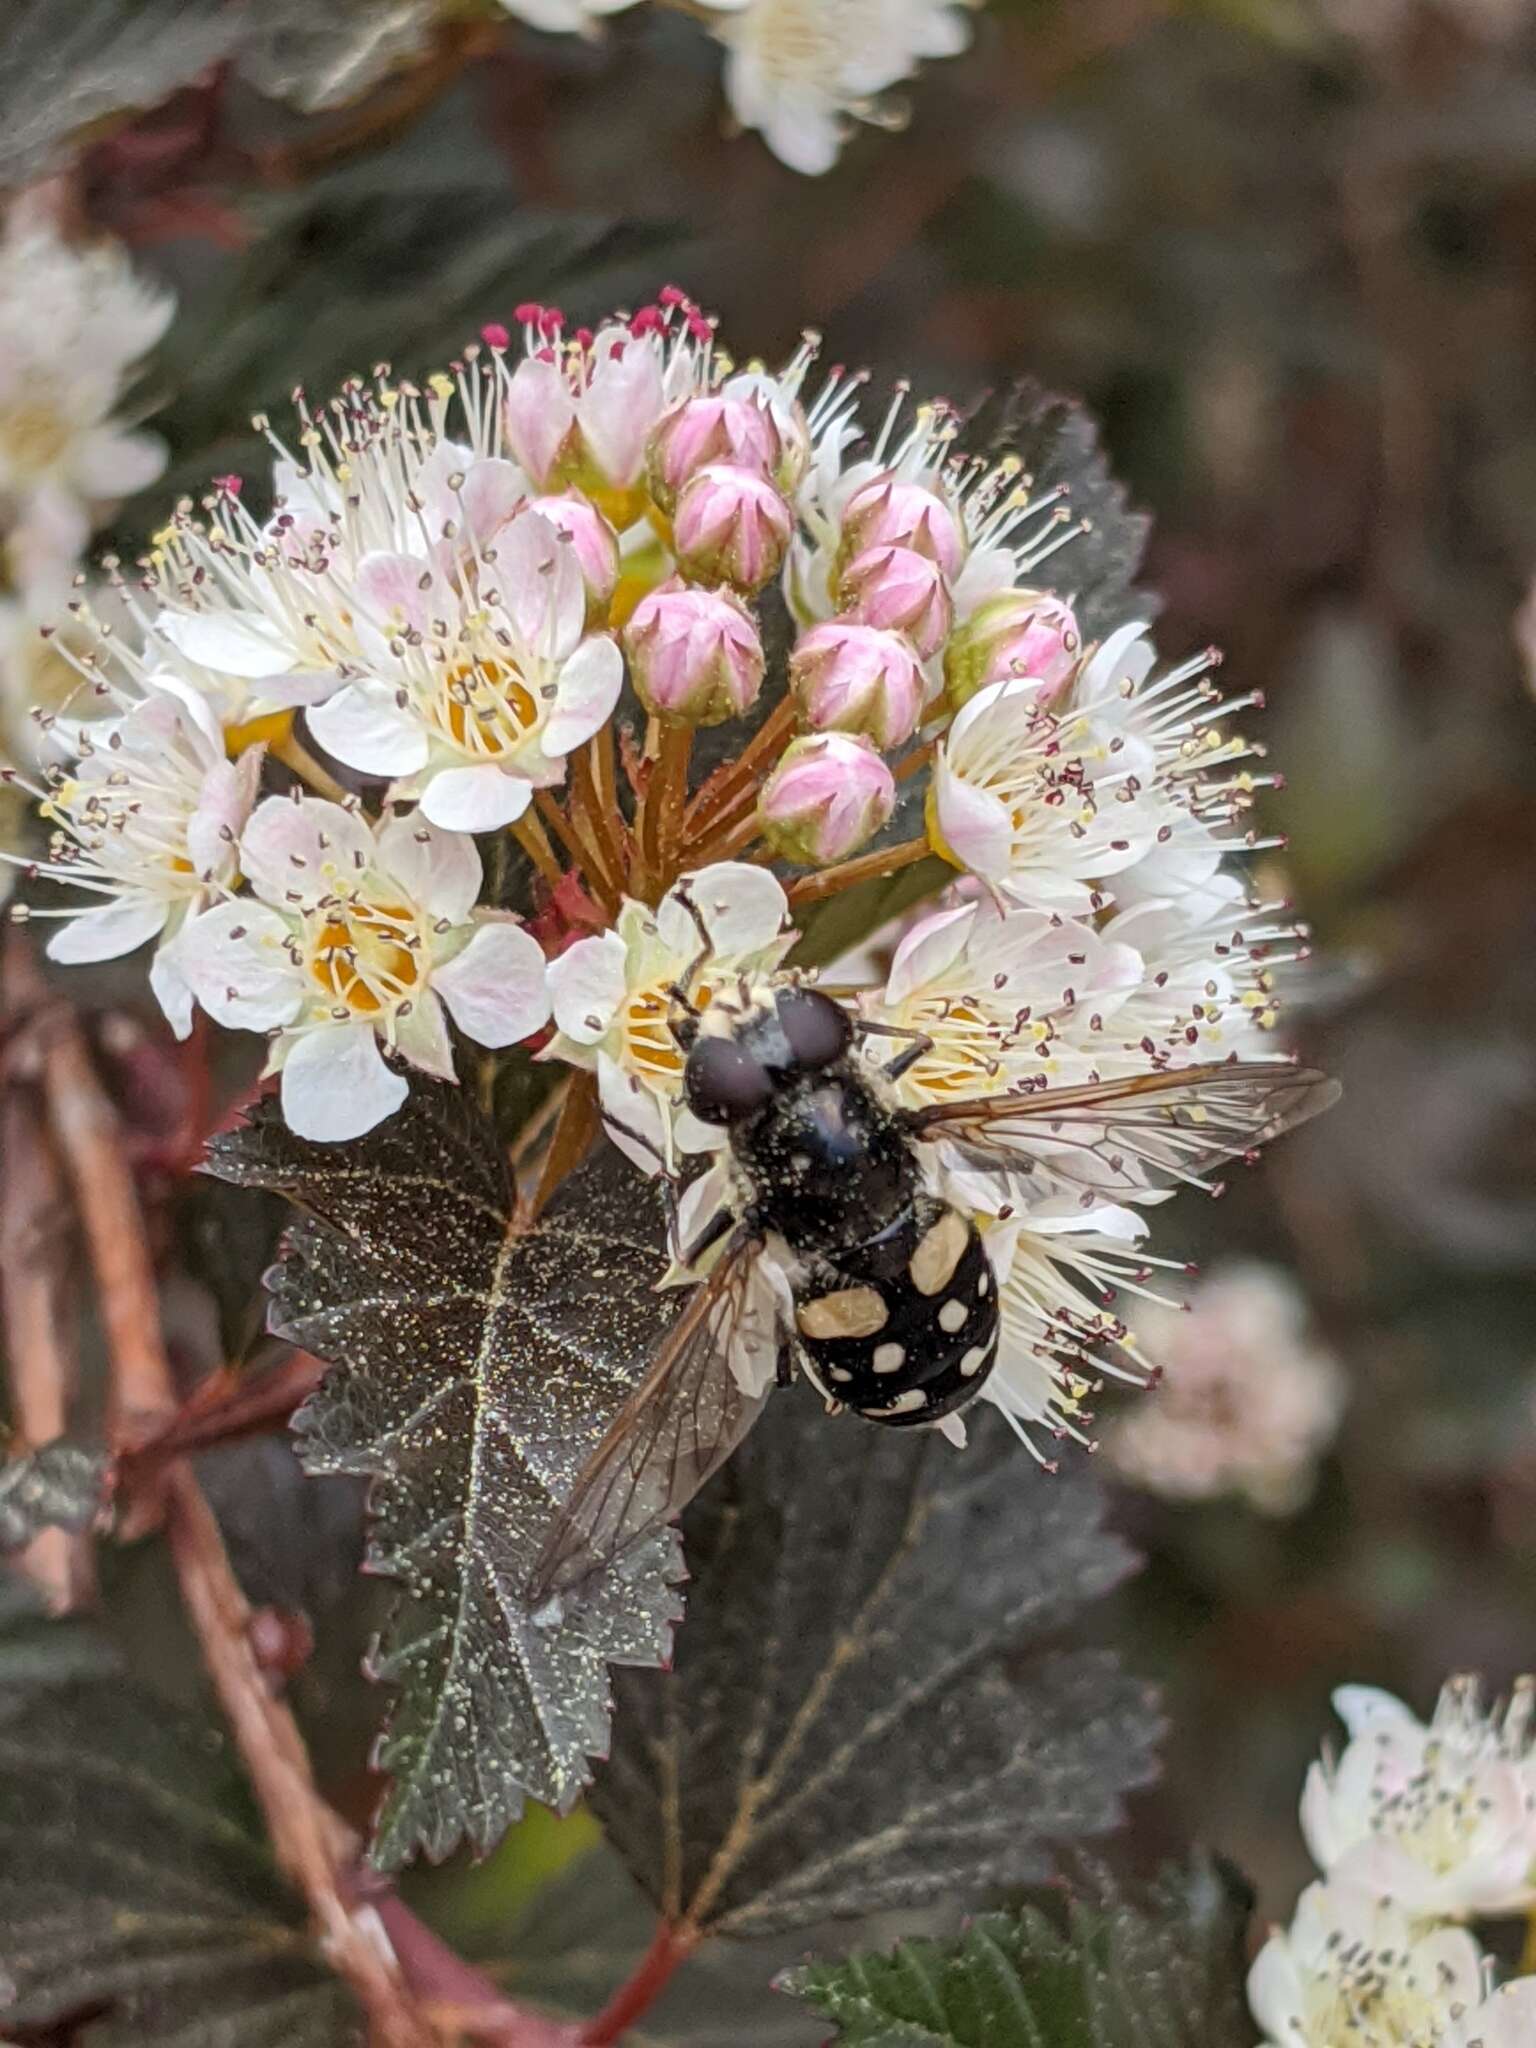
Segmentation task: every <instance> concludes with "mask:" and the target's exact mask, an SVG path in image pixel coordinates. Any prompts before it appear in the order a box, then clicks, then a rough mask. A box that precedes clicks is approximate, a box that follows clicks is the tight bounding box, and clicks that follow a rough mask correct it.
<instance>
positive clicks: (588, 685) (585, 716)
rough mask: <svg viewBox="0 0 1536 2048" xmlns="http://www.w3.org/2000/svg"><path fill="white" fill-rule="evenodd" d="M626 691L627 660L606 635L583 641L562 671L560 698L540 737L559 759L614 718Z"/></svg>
mask: <svg viewBox="0 0 1536 2048" xmlns="http://www.w3.org/2000/svg"><path fill="white" fill-rule="evenodd" d="M623 687H624V657H623V655H622V654H620V652H619V650H618V646H617V645H616V643H615V642H614V641H612V640H610V639H609V638H608V637H607V635H606V634H599V635H598V636H597V637H596V638H594V639H591V640H584V641H583V642H582V644H581V645H580V646H579V647H578V648H577V650H576V652H575V653H574V654H573V655H572V656H571V658H570V660H569V661H568V662H567V663H566V664H565V666H564V668H563V669H561V671H560V694H559V696H558V697H557V698H556V700H555V708H554V710H553V711H552V712H551V713H550V715H549V718H548V720H547V722H546V724H545V726H544V730H543V732H542V733H541V734H540V735H539V744H540V745H541V746H542V747H543V749H544V752H545V753H546V754H550V755H553V756H554V757H555V758H556V759H559V758H561V757H563V756H564V755H566V754H568V753H569V752H570V751H571V749H572V748H573V747H579V746H580V745H581V743H582V741H583V740H589V739H591V737H592V735H593V733H595V732H596V731H597V729H598V727H599V726H600V725H602V724H603V722H604V721H605V720H606V719H607V718H608V717H609V716H610V715H611V714H612V711H613V707H614V706H615V704H617V703H618V701H619V692H620V690H622V689H623Z"/></svg>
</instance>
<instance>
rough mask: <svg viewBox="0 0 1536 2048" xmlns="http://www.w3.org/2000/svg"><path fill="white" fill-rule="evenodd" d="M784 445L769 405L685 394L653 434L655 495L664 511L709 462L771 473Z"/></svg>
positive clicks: (746, 400) (755, 472)
mask: <svg viewBox="0 0 1536 2048" xmlns="http://www.w3.org/2000/svg"><path fill="white" fill-rule="evenodd" d="M783 452H784V444H783V441H782V440H781V438H780V435H779V430H778V428H777V427H776V426H775V425H774V421H773V415H772V413H771V412H769V410H768V408H767V406H766V405H763V404H761V403H759V402H758V401H757V400H756V399H750V398H724V397H721V396H719V395H718V394H717V395H715V396H712V397H708V398H685V399H684V400H683V402H682V404H681V405H676V406H674V407H673V408H672V410H671V412H669V413H668V414H667V415H666V417H665V418H664V419H663V420H662V421H661V423H660V425H659V426H658V427H657V429H656V431H655V433H654V434H653V435H652V436H651V446H650V457H649V469H650V484H651V496H652V497H653V498H654V499H655V500H656V502H657V504H658V505H660V506H661V508H662V510H663V511H665V512H670V511H671V509H672V507H673V506H674V505H675V504H676V503H677V494H678V492H679V491H680V490H682V488H683V486H684V485H685V484H686V483H687V482H688V480H689V478H690V477H692V476H694V475H696V474H697V472H698V471H699V470H701V469H703V468H704V467H705V465H706V464H707V463H713V462H725V463H730V464H732V465H733V466H734V467H735V468H737V469H749V470H751V472H752V474H753V475H754V476H767V477H772V476H773V475H774V474H775V472H776V471H777V469H778V467H779V463H780V460H781V459H782V456H783Z"/></svg>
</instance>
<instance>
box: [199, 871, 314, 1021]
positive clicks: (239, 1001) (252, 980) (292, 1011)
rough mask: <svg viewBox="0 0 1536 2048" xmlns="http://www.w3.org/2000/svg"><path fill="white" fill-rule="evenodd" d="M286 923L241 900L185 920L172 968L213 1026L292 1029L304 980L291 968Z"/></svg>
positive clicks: (260, 906)
mask: <svg viewBox="0 0 1536 2048" xmlns="http://www.w3.org/2000/svg"><path fill="white" fill-rule="evenodd" d="M291 942H292V941H291V933H290V929H289V925H288V921H287V919H286V918H282V917H279V916H278V914H277V912H276V911H275V910H269V909H267V907H266V906H265V904H261V903H253V902H251V901H250V899H249V898H240V899H238V900H236V901H234V902H230V903H216V904H214V906H213V908H212V909H211V910H205V911H204V912H203V913H202V914H201V916H199V917H193V918H189V919H188V920H187V922H186V924H184V925H183V926H182V928H181V931H180V933H179V934H178V936H177V940H176V965H177V967H178V968H179V970H180V972H181V973H182V974H183V975H184V976H185V978H186V980H187V983H188V985H189V986H190V987H191V989H192V992H193V994H194V995H195V996H196V997H197V1000H198V1001H199V1002H200V1003H201V1004H202V1006H203V1008H204V1009H205V1010H206V1011H207V1012H208V1014H209V1016H210V1017H212V1018H213V1020H214V1021H215V1023H218V1024H227V1025H228V1026H229V1027H230V1028H231V1029H232V1030H235V1031H270V1030H271V1029H273V1027H274V1026H276V1025H280V1024H291V1023H292V1022H293V1020H294V1018H295V1017H297V1016H298V1014H299V1012H300V1010H302V1009H303V1007H304V994H305V990H304V976H303V971H302V969H300V968H298V967H296V966H295V965H294V964H293V961H292V959H291V958H290V956H289V952H288V947H289V945H290V944H291Z"/></svg>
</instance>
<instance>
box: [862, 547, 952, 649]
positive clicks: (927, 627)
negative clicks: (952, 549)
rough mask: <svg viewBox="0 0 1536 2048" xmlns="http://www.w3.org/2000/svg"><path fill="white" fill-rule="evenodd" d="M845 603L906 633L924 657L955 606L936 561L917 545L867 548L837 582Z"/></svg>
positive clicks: (941, 636)
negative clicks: (921, 553) (914, 546)
mask: <svg viewBox="0 0 1536 2048" xmlns="http://www.w3.org/2000/svg"><path fill="white" fill-rule="evenodd" d="M838 591H839V595H840V596H841V598H842V601H843V604H844V606H845V607H846V608H847V609H848V610H849V611H851V612H853V613H855V614H856V615H857V616H858V617H859V618H861V619H864V620H865V621H867V623H868V624H869V625H871V626H884V627H886V628H887V629H888V630H889V631H891V632H893V633H905V634H906V636H907V638H908V639H909V640H910V641H911V642H912V644H913V646H914V647H915V648H916V649H917V651H918V653H919V654H920V655H921V656H922V658H923V660H924V661H926V660H927V659H928V657H929V655H931V654H937V653H938V651H939V649H940V648H941V647H942V646H943V645H944V642H945V641H946V639H948V637H949V629H950V627H951V626H952V625H953V624H954V618H955V607H954V603H953V601H952V599H951V598H950V594H949V585H948V584H947V583H946V582H945V581H944V572H943V570H942V569H940V567H939V565H938V563H937V562H934V561H930V560H929V558H928V556H927V555H920V554H919V553H918V552H917V550H916V549H915V548H896V547H888V548H887V547H881V548H866V549H865V550H864V552H863V554H862V555H855V556H854V558H853V560H852V561H851V562H850V563H849V564H848V566H847V568H846V569H845V570H844V571H843V574H842V577H841V580H840V582H839V585H838Z"/></svg>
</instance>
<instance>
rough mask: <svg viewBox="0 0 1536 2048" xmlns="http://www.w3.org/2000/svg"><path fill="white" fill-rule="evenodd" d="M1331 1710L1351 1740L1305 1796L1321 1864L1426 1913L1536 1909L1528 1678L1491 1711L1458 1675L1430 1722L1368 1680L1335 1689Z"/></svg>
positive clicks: (1533, 1708) (1446, 1915)
mask: <svg viewBox="0 0 1536 2048" xmlns="http://www.w3.org/2000/svg"><path fill="white" fill-rule="evenodd" d="M1334 1707H1335V1709H1336V1711H1337V1713H1338V1715H1339V1718H1340V1720H1341V1721H1343V1723H1344V1725H1345V1727H1346V1728H1347V1729H1348V1730H1349V1738H1350V1739H1349V1741H1348V1743H1347V1744H1346V1746H1345V1748H1344V1751H1343V1754H1342V1755H1340V1756H1339V1757H1338V1758H1337V1759H1335V1760H1327V1761H1324V1762H1322V1763H1316V1764H1314V1765H1313V1766H1312V1768H1311V1770H1310V1771H1309V1772H1308V1774H1307V1783H1306V1790H1305V1792H1304V1793H1303V1795H1302V1802H1301V1825H1302V1832H1303V1833H1304V1834H1305V1836H1306V1838H1307V1846H1308V1848H1309V1849H1310V1850H1311V1852H1312V1855H1313V1858H1314V1860H1315V1861H1316V1862H1317V1864H1318V1866H1319V1868H1320V1869H1322V1870H1323V1871H1325V1872H1326V1873H1327V1874H1328V1875H1329V1876H1330V1877H1337V1878H1338V1879H1340V1880H1341V1881H1348V1882H1350V1883H1353V1884H1357V1885H1360V1886H1363V1887H1366V1888H1368V1889H1369V1890H1371V1891H1373V1892H1379V1893H1382V1894H1390V1895H1391V1896H1392V1897H1393V1898H1394V1899H1396V1900H1397V1901H1398V1902H1399V1904H1400V1905H1401V1906H1402V1907H1403V1908H1404V1910H1405V1911H1407V1912H1409V1913H1412V1914H1414V1915H1415V1916H1417V1917H1420V1918H1424V1919H1446V1920H1449V1919H1457V1920H1459V1919H1465V1918H1467V1917H1469V1916H1475V1915H1479V1914H1496V1913H1518V1912H1524V1911H1526V1910H1528V1909H1529V1908H1530V1907H1531V1906H1532V1905H1536V1753H1533V1740H1532V1735H1533V1719H1536V1683H1533V1681H1532V1680H1530V1679H1525V1680H1522V1681H1521V1683H1520V1684H1519V1685H1518V1686H1517V1687H1516V1689H1515V1691H1514V1694H1513V1696H1512V1697H1511V1699H1510V1700H1509V1702H1508V1704H1507V1705H1505V1706H1503V1707H1502V1708H1499V1707H1496V1708H1494V1709H1493V1710H1492V1711H1491V1712H1487V1711H1485V1710H1484V1707H1483V1704H1482V1701H1481V1697H1480V1693H1479V1688H1478V1685H1477V1682H1476V1680H1474V1679H1470V1678H1454V1679H1452V1680H1451V1681H1450V1682H1449V1684H1447V1685H1446V1686H1445V1688H1444V1690H1443V1691H1442V1692H1441V1694H1440V1698H1439V1701H1438V1702H1437V1704H1436V1707H1435V1711H1434V1714H1433V1716H1432V1718H1431V1720H1430V1722H1429V1724H1428V1726H1426V1725H1425V1724H1424V1723H1423V1722H1421V1721H1420V1720H1418V1718H1417V1717H1416V1716H1415V1715H1414V1714H1413V1713H1412V1712H1411V1711H1410V1709H1409V1708H1407V1707H1405V1706H1404V1705H1403V1703H1402V1702H1401V1700H1397V1699H1394V1698H1393V1696H1392V1695H1391V1694H1390V1693H1386V1692H1380V1691H1378V1690H1377V1689H1376V1688H1375V1687H1374V1686H1363V1685H1351V1686H1344V1687H1342V1688H1341V1689H1340V1690H1339V1691H1338V1692H1336V1693H1335V1694H1334Z"/></svg>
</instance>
